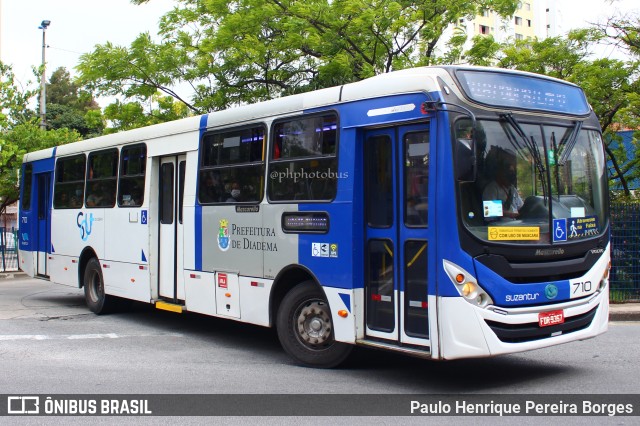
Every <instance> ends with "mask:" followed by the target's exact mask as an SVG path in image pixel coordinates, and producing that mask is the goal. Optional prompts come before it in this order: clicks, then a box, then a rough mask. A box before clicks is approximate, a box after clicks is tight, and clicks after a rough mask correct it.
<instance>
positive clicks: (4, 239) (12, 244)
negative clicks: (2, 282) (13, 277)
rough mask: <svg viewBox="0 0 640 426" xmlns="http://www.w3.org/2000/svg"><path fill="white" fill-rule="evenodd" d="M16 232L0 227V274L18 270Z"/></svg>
mask: <svg viewBox="0 0 640 426" xmlns="http://www.w3.org/2000/svg"><path fill="white" fill-rule="evenodd" d="M17 241H18V232H17V231H16V230H15V229H13V228H12V229H10V230H8V229H5V228H4V227H0V256H1V257H2V259H0V272H14V271H17V270H18V244H17Z"/></svg>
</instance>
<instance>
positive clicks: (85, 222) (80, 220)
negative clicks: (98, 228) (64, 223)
mask: <svg viewBox="0 0 640 426" xmlns="http://www.w3.org/2000/svg"><path fill="white" fill-rule="evenodd" d="M76 224H77V225H78V228H79V229H80V238H82V241H87V238H89V235H91V228H92V227H93V213H89V214H87V215H85V214H84V213H82V212H80V213H78V217H77V218H76Z"/></svg>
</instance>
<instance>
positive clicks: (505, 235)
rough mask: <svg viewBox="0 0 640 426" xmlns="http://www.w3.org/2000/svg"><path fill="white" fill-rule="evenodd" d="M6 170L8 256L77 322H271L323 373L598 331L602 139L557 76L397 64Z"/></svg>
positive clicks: (605, 270)
mask: <svg viewBox="0 0 640 426" xmlns="http://www.w3.org/2000/svg"><path fill="white" fill-rule="evenodd" d="M21 179H22V181H21V201H20V215H19V217H20V232H19V233H20V241H19V248H20V259H21V260H20V262H21V264H20V266H21V268H22V269H23V270H24V271H26V273H27V274H29V275H31V276H34V277H40V278H43V279H48V280H50V281H52V282H55V283H59V284H63V285H67V286H72V287H78V288H84V295H85V298H86V303H87V305H88V308H89V309H90V310H91V311H93V312H95V313H96V314H102V313H105V312H108V311H110V310H113V308H114V306H116V305H117V303H118V302H119V301H120V299H131V300H135V301H140V302H146V303H151V304H153V305H155V307H156V308H158V309H162V310H168V311H172V312H176V313H181V312H186V311H188V312H195V313H199V314H204V315H210V316H214V317H220V318H228V319H231V320H235V321H241V322H245V323H250V324H256V325H260V326H265V327H275V328H276V329H277V334H278V338H279V340H280V342H281V344H282V346H283V348H284V350H285V351H286V352H287V353H288V354H289V355H290V356H291V357H292V358H293V359H294V360H295V361H296V362H298V363H300V364H302V365H306V366H315V367H324V368H329V367H333V366H336V365H338V364H340V363H341V362H342V361H344V360H345V359H346V357H347V356H348V355H349V352H350V350H351V349H352V348H353V346H354V345H363V346H367V347H373V348H380V349H386V350H391V351H397V352H401V353H405V354H409V355H415V356H418V357H423V358H428V359H435V360H443V359H444V360H451V359H457V358H468V357H486V356H494V355H499V354H509V353H514V352H520V351H526V350H531V349H537V348H542V347H548V346H552V345H556V344H561V343H566V342H571V341H576V340H584V339H587V338H591V337H594V336H596V335H598V334H600V333H603V332H605V331H606V330H607V323H608V309H609V299H608V298H609V296H608V289H609V284H608V277H609V269H610V244H609V227H610V222H609V211H608V188H607V176H606V172H605V155H604V146H603V139H602V135H601V131H600V126H599V124H598V121H597V119H596V116H595V114H594V112H593V110H592V108H591V106H590V105H589V103H588V102H587V99H586V97H585V94H584V92H583V91H582V90H581V89H580V88H579V87H578V86H576V85H574V84H571V83H568V82H564V81H561V80H558V79H553V78H549V77H545V76H541V75H536V74H532V73H525V72H517V71H511V70H504V69H493V68H485V67H469V66H440V67H422V68H413V69H406V70H402V71H396V72H390V73H388V74H384V75H379V76H376V77H372V78H369V79H366V80H363V81H360V82H356V83H352V84H346V85H343V86H339V87H333V88H328V89H322V90H317V91H313V92H309V93H303V94H297V95H293V96H288V97H283V98H280V99H275V100H270V101H266V102H262V103H256V104H253V105H245V106H238V107H235V108H231V109H228V110H224V111H217V112H212V113H209V114H205V115H202V116H199V117H190V118H185V119H182V120H178V121H174V122H169V123H164V124H158V125H153V126H149V127H145V128H141V129H135V130H130V131H126V132H121V133H116V134H111V135H106V136H100V137H96V138H94V139H89V140H85V141H80V142H76V143H72V144H68V145H63V146H58V147H54V148H50V149H45V150H41V151H37V152H32V153H28V154H26V155H25V157H24V162H23V165H22V169H21Z"/></svg>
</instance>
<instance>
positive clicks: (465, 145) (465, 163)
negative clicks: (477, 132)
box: [455, 138, 477, 182]
mask: <svg viewBox="0 0 640 426" xmlns="http://www.w3.org/2000/svg"><path fill="white" fill-rule="evenodd" d="M455 158H456V163H455V168H456V179H457V180H458V182H475V180H476V175H477V165H476V142H475V139H467V138H459V139H457V141H456V153H455Z"/></svg>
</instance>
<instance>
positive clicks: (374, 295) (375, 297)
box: [371, 294, 382, 302]
mask: <svg viewBox="0 0 640 426" xmlns="http://www.w3.org/2000/svg"><path fill="white" fill-rule="evenodd" d="M371 300H375V301H376V302H379V301H381V300H382V296H380V295H379V294H372V295H371Z"/></svg>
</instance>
